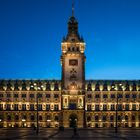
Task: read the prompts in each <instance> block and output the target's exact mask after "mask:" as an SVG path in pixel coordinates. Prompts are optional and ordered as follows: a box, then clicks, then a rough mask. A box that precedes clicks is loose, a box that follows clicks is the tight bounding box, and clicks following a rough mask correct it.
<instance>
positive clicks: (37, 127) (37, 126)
mask: <svg viewBox="0 0 140 140" xmlns="http://www.w3.org/2000/svg"><path fill="white" fill-rule="evenodd" d="M36 105H37V108H36V115H37V116H36V134H38V132H39V124H38V92H37V94H36Z"/></svg>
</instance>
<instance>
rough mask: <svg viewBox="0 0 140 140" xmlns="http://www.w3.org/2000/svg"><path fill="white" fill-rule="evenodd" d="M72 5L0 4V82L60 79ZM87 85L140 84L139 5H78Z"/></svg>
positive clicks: (84, 1)
mask: <svg viewBox="0 0 140 140" xmlns="http://www.w3.org/2000/svg"><path fill="white" fill-rule="evenodd" d="M70 16H71V0H0V78H6V79H10V78H12V79H37V78H38V79H61V66H60V55H61V41H62V37H63V36H64V35H66V33H67V21H68V19H69V17H70ZM75 17H76V18H77V20H78V22H79V33H80V34H81V35H82V36H83V37H84V40H85V42H86V52H85V54H86V57H87V59H86V79H140V0H75Z"/></svg>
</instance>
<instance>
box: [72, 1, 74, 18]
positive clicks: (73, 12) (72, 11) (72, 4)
mask: <svg viewBox="0 0 140 140" xmlns="http://www.w3.org/2000/svg"><path fill="white" fill-rule="evenodd" d="M72 17H74V0H72Z"/></svg>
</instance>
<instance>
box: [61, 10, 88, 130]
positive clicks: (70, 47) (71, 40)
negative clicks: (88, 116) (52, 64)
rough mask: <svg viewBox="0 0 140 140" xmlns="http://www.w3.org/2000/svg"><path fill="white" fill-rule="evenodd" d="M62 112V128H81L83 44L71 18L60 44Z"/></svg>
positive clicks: (73, 18)
mask: <svg viewBox="0 0 140 140" xmlns="http://www.w3.org/2000/svg"><path fill="white" fill-rule="evenodd" d="M61 49H62V55H61V65H62V110H63V125H64V127H73V126H75V125H76V126H77V127H83V125H84V124H83V122H84V109H85V105H84V104H85V103H84V102H85V92H84V90H85V87H84V86H85V54H84V51H85V42H84V40H83V38H82V37H80V35H79V33H78V22H77V20H76V18H75V17H74V8H73V9H72V16H71V17H70V19H69V21H68V33H67V35H66V37H64V38H63V41H62V43H61Z"/></svg>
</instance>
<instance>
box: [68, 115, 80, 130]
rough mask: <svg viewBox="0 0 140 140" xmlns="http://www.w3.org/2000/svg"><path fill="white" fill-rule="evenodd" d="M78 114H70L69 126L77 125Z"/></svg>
mask: <svg viewBox="0 0 140 140" xmlns="http://www.w3.org/2000/svg"><path fill="white" fill-rule="evenodd" d="M77 120H78V119H77V115H76V114H71V115H70V116H69V127H77Z"/></svg>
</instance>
